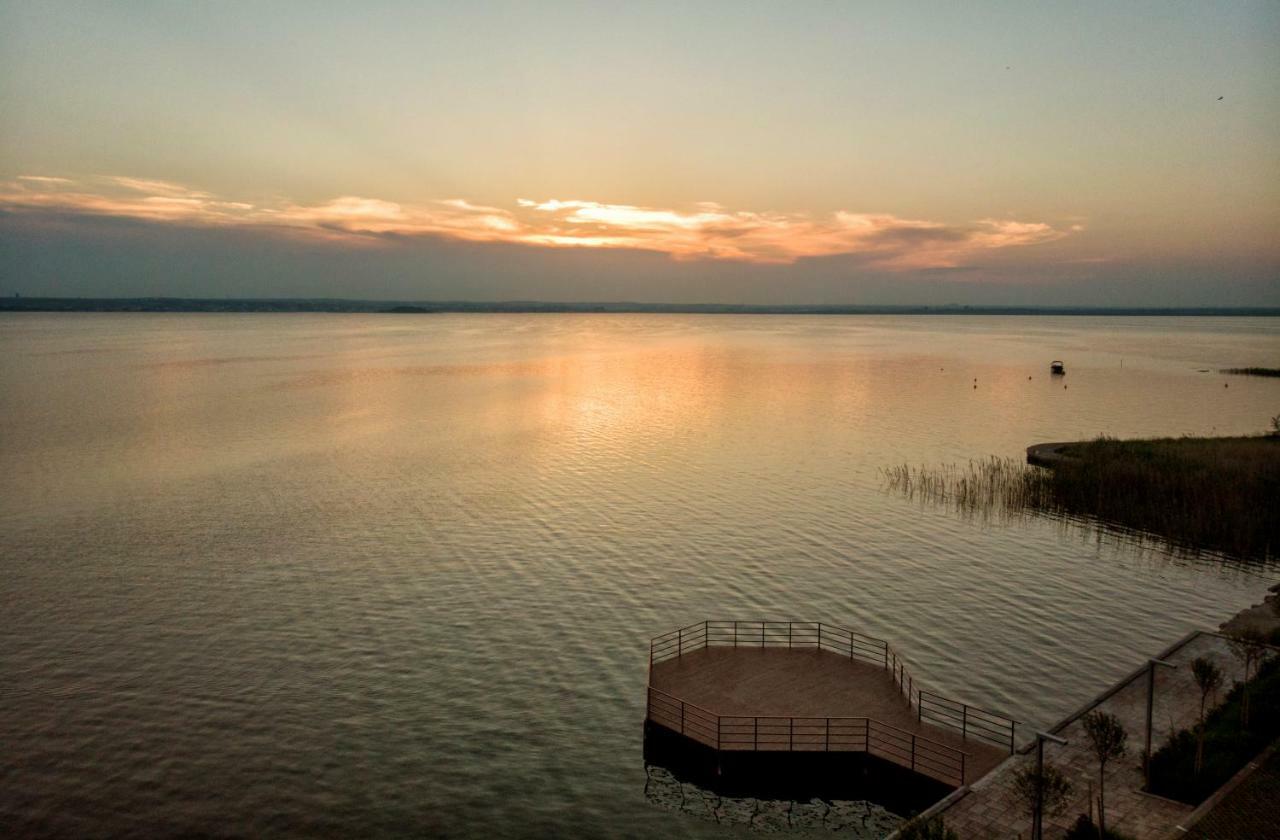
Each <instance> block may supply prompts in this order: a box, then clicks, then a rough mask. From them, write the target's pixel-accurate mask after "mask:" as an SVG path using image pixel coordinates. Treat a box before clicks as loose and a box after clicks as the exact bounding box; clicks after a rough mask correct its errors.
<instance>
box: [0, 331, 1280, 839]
mask: <svg viewBox="0 0 1280 840" xmlns="http://www.w3.org/2000/svg"><path fill="white" fill-rule="evenodd" d="M1277 352H1280V319H1263V318H1257V319H1255V318H1223V319H1216V318H1118V317H1117V318H1105V317H1104V318H1090V317H1047V316H1046V317H1039V316H1036V317H1018V318H1012V317H969V316H933V317H929V316H902V317H898V316H865V317H863V316H834V317H827V316H794V317H793V316H731V315H707V316H684V315H424V316H363V315H97V314H66V315H37V314H30V315H26V314H23V315H0V435H2V436H3V437H2V440H0V562H2V563H3V576H2V577H0V592H2V593H3V604H4V607H5V613H6V620H5V621H4V622H3V624H2V625H0V666H2V667H3V672H4V674H5V686H4V689H3V702H2V703H0V743H3V744H4V750H3V752H2V753H0V774H2V775H0V778H2V779H3V784H0V824H3V825H6V826H11V827H15V828H16V831H17V833H23V832H29V831H38V832H42V833H56V834H64V835H71V834H86V833H88V834H154V833H157V832H158V833H170V834H172V833H211V834H236V835H243V834H255V835H344V836H350V835H357V834H358V835H397V834H404V833H416V834H424V833H425V834H434V835H439V836H474V837H489V836H495V835H498V834H505V835H512V836H540V835H560V836H565V835H575V834H580V835H584V836H629V837H645V836H659V835H664V834H665V835H673V834H674V835H676V836H711V837H719V836H733V835H735V834H741V833H743V832H744V831H746V829H744V828H742V827H741V826H720V825H718V824H716V823H715V822H713V821H709V820H706V819H702V818H699V817H697V816H691V815H688V814H684V813H680V812H679V811H678V810H673V809H670V808H664V807H658V806H656V805H655V804H653V803H652V802H650V801H649V800H648V799H647V798H646V781H647V776H646V768H645V764H644V761H643V758H642V754H641V749H642V744H641V721H642V719H643V715H644V682H645V674H646V665H647V654H648V647H647V645H648V638H649V637H650V636H652V635H656V634H658V633H662V632H665V631H667V630H669V629H672V628H674V627H677V626H679V625H683V624H687V623H690V622H693V621H698V620H701V619H704V618H771V619H772V618H782V619H786V618H795V619H809V620H822V621H828V622H831V623H834V624H840V625H844V626H847V627H853V628H856V629H861V630H863V631H865V632H867V633H869V634H872V635H875V636H879V637H883V638H887V639H889V640H891V641H892V642H893V644H894V646H895V648H897V649H898V650H899V651H900V652H901V653H902V654H903V655H904V656H905V657H906V658H907V659H908V660H910V662H911V665H912V670H913V672H914V674H915V676H916V678H917V679H919V680H921V681H923V682H925V683H927V684H928V685H929V686H930V687H931V688H933V689H934V690H936V691H939V692H942V693H945V694H949V695H951V696H955V697H959V698H963V699H965V700H968V701H970V702H972V703H975V704H978V705H983V706H987V707H991V708H994V709H998V710H1001V711H1004V712H1007V713H1009V714H1011V715H1013V716H1014V717H1016V718H1018V719H1019V720H1024V721H1027V722H1028V724H1029V726H1030V725H1036V726H1041V725H1045V724H1048V723H1051V722H1052V721H1054V720H1056V719H1057V718H1059V717H1061V716H1062V715H1064V714H1066V713H1068V712H1069V711H1071V710H1072V709H1073V708H1074V707H1076V706H1078V705H1079V704H1080V703H1082V702H1083V701H1085V700H1086V699H1088V698H1089V697H1091V696H1093V695H1094V694H1096V693H1097V692H1098V691H1099V690H1100V689H1101V688H1103V687H1104V686H1105V685H1107V684H1109V683H1110V682H1112V681H1113V680H1115V679H1116V678H1118V677H1120V676H1122V675H1123V674H1125V673H1127V672H1129V671H1130V670H1132V669H1133V668H1134V667H1135V666H1136V665H1137V664H1138V663H1139V662H1141V661H1142V660H1143V659H1145V657H1147V656H1148V655H1150V654H1153V653H1155V652H1157V651H1158V650H1160V649H1161V648H1163V647H1165V646H1167V645H1168V644H1170V643H1172V642H1173V641H1174V640H1175V639H1176V638H1178V637H1179V636H1181V635H1183V634H1184V633H1186V632H1187V631H1189V630H1191V629H1194V628H1210V629H1211V628H1214V627H1216V626H1217V625H1218V623H1219V622H1221V621H1223V620H1225V619H1226V618H1228V617H1229V616H1231V615H1232V614H1233V613H1235V612H1236V611H1237V610H1239V609H1240V608H1242V607H1244V606H1247V605H1248V604H1250V603H1253V602H1257V601H1259V600H1261V598H1262V596H1263V594H1264V592H1265V590H1266V587H1267V586H1268V584H1270V583H1273V582H1274V581H1275V579H1276V576H1277V573H1276V570H1275V568H1274V567H1270V568H1268V567H1265V566H1260V565H1257V564H1248V565H1246V564H1238V563H1232V562H1229V561H1225V562H1224V561H1223V560H1221V559H1219V558H1211V557H1210V558H1195V557H1185V556H1179V557H1171V556H1168V555H1166V554H1165V553H1163V552H1162V551H1160V550H1159V548H1158V547H1153V546H1152V545H1150V544H1147V545H1145V546H1144V545H1139V544H1137V543H1135V542H1133V541H1130V540H1126V539H1125V538H1123V537H1119V536H1102V537H1098V536H1097V535H1094V534H1091V533H1089V532H1088V531H1087V530H1081V529H1077V528H1073V527H1064V526H1062V525H1061V524H1058V523H1053V522H1047V521H1037V520H1028V521H1021V522H1010V523H999V522H981V521H972V520H966V519H964V518H962V517H957V516H954V515H952V514H950V513H948V512H947V511H946V510H940V509H934V508H930V507H925V508H921V506H920V505H919V504H914V503H912V502H910V501H908V500H905V499H903V498H901V496H900V495H898V494H894V493H890V492H886V491H885V488H884V486H883V480H882V476H881V474H880V470H881V469H883V468H885V467H887V466H890V465H894V464H903V463H909V464H936V463H944V462H951V461H967V460H969V459H971V458H984V457H987V456H990V455H997V456H1014V457H1018V456H1020V455H1021V453H1022V451H1023V450H1024V448H1025V447H1026V446H1027V445H1028V444H1030V443H1033V442H1037V441H1049V440H1072V439H1080V438H1090V437H1094V436H1096V435H1099V434H1108V435H1115V436H1153V435H1182V434H1196V435H1209V434H1221V435H1227V434H1245V433H1257V432H1261V431H1263V430H1265V429H1266V428H1267V426H1268V425H1269V420H1270V417H1271V416H1272V415H1274V414H1276V412H1277V411H1280V380H1275V379H1263V378H1254V377H1225V376H1222V375H1219V374H1217V373H1216V371H1217V370H1218V369H1219V368H1226V367H1247V366H1274V365H1275V362H1276V355H1277ZM1051 359H1063V360H1064V361H1066V364H1067V375H1066V377H1063V378H1053V377H1050V376H1049V375H1048V363H1049V361H1050V360H1051ZM1202 370H1208V371H1210V372H1207V373H1206V372H1201V371H1202ZM975 386H976V387H975ZM1064 386H1065V387H1064Z"/></svg>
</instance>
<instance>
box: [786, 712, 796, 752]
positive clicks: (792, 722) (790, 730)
mask: <svg viewBox="0 0 1280 840" xmlns="http://www.w3.org/2000/svg"><path fill="white" fill-rule="evenodd" d="M795 748H796V719H795V718H787V752H794V751H795Z"/></svg>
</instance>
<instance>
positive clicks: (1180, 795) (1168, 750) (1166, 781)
mask: <svg viewBox="0 0 1280 840" xmlns="http://www.w3.org/2000/svg"><path fill="white" fill-rule="evenodd" d="M1249 702H1250V704H1251V705H1252V706H1253V714H1252V715H1250V717H1249V718H1248V720H1249V722H1248V724H1246V723H1245V722H1244V716H1243V714H1242V712H1243V704H1244V685H1243V684H1239V683H1238V684H1237V685H1236V687H1235V688H1233V689H1232V690H1231V691H1230V693H1228V694H1227V698H1226V701H1225V702H1223V704H1222V705H1221V706H1219V707H1218V708H1216V709H1214V710H1213V711H1212V712H1210V713H1209V715H1208V717H1207V718H1206V719H1205V722H1204V727H1203V729H1204V759H1203V761H1202V762H1201V764H1200V770H1199V772H1198V773H1197V772H1196V746H1197V738H1196V733H1194V732H1193V731H1192V730H1190V729H1183V730H1182V731H1180V732H1178V733H1177V734H1175V735H1174V736H1173V737H1172V738H1171V739H1170V740H1169V743H1167V744H1165V745H1164V747H1162V748H1161V749H1160V750H1159V751H1158V752H1156V753H1155V754H1153V755H1152V756H1151V784H1150V787H1149V788H1148V789H1149V790H1150V791H1151V792H1152V793H1155V794H1158V795H1160V796H1164V797H1167V798H1169V799H1177V800H1178V801H1180V802H1185V803H1187V804H1188V805H1199V804H1200V803H1201V802H1203V801H1204V800H1205V799H1206V798H1208V797H1209V796H1210V795H1211V794H1212V793H1213V792H1214V791H1216V790H1217V789H1218V788H1220V787H1222V785H1223V784H1225V783H1226V781H1227V780H1228V779H1230V778H1231V777H1232V776H1234V775H1235V774H1236V772H1237V771H1239V770H1240V768H1241V767H1244V765H1245V764H1247V763H1249V762H1250V761H1252V760H1253V758H1254V757H1255V756H1256V755H1257V754H1258V753H1260V752H1262V750H1263V749H1264V748H1265V747H1266V746H1267V745H1268V744H1269V743H1271V742H1272V741H1273V740H1275V739H1276V738H1277V737H1278V736H1280V658H1277V657H1274V656H1273V657H1271V658H1269V659H1268V660H1267V661H1266V662H1264V663H1263V664H1262V666H1261V667H1260V668H1259V669H1258V673H1257V676H1255V677H1254V678H1253V680H1252V681H1250V684H1249Z"/></svg>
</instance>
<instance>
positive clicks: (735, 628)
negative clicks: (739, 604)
mask: <svg viewBox="0 0 1280 840" xmlns="http://www.w3.org/2000/svg"><path fill="white" fill-rule="evenodd" d="M733 646H734V647H737V646H738V622H737V620H736V619H735V620H734V622H733Z"/></svg>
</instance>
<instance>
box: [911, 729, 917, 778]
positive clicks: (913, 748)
mask: <svg viewBox="0 0 1280 840" xmlns="http://www.w3.org/2000/svg"><path fill="white" fill-rule="evenodd" d="M911 769H912V770H913V771H914V770H915V769H916V736H915V734H914V733H912V735H911Z"/></svg>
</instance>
